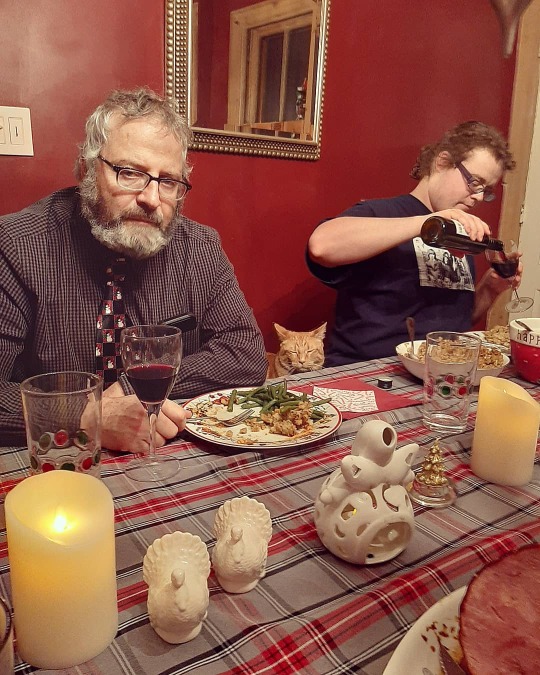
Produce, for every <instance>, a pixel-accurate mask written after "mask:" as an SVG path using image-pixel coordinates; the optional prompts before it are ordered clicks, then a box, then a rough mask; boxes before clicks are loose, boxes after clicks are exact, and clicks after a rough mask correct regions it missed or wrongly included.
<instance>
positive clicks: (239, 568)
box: [212, 496, 272, 593]
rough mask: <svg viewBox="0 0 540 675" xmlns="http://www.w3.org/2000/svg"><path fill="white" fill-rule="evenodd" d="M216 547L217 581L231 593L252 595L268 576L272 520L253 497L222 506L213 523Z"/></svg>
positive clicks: (266, 510) (214, 557)
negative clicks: (261, 581) (261, 580)
mask: <svg viewBox="0 0 540 675" xmlns="http://www.w3.org/2000/svg"><path fill="white" fill-rule="evenodd" d="M214 534H215V535H216V545H215V547H214V550H213V552H212V564H213V565H214V570H215V573H216V577H217V580H218V581H219V583H220V584H221V586H222V587H223V588H224V589H225V590H226V591H228V592H229V593H246V592H247V591H250V590H251V589H252V588H253V587H254V586H255V585H256V584H257V582H258V581H259V579H262V578H263V577H264V575H265V568H266V558H267V555H268V542H269V541H270V539H271V537H272V519H271V518H270V513H269V511H268V509H267V508H266V507H265V506H264V504H261V503H260V502H258V501H257V500H256V499H252V498H251V497H246V496H244V497H235V498H234V499H230V500H228V501H226V502H225V503H224V504H223V505H222V506H220V508H219V510H218V512H217V513H216V518H215V521H214Z"/></svg>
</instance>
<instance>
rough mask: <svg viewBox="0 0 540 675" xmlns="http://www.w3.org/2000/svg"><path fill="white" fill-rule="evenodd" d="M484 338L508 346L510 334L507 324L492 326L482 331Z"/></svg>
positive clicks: (495, 343)
mask: <svg viewBox="0 0 540 675" xmlns="http://www.w3.org/2000/svg"><path fill="white" fill-rule="evenodd" d="M484 340H485V341H486V342H491V343H493V344H494V345H501V347H506V348H507V349H508V348H509V347H510V335H509V328H508V326H494V327H493V328H490V329H489V330H486V331H484Z"/></svg>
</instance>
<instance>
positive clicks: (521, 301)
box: [486, 242, 534, 312]
mask: <svg viewBox="0 0 540 675" xmlns="http://www.w3.org/2000/svg"><path fill="white" fill-rule="evenodd" d="M511 247H512V251H514V250H515V244H514V242H511ZM486 258H487V259H488V260H489V263H490V265H491V267H492V268H493V269H494V270H495V272H497V274H498V275H499V276H500V277H502V278H503V279H510V277H513V276H515V274H516V272H517V268H518V265H519V258H517V257H516V258H513V257H512V258H510V257H508V256H507V255H506V253H505V252H504V251H492V250H490V249H487V250H486ZM512 292H513V294H514V296H515V297H513V298H511V299H510V300H509V301H508V302H507V303H506V305H505V306H504V307H505V309H506V311H507V312H524V311H525V310H527V309H529V308H530V307H532V306H533V303H534V300H533V299H532V298H527V297H525V296H521V297H520V296H519V295H518V292H517V290H516V289H515V288H513V289H512Z"/></svg>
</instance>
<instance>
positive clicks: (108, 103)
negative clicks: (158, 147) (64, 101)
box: [75, 87, 191, 180]
mask: <svg viewBox="0 0 540 675" xmlns="http://www.w3.org/2000/svg"><path fill="white" fill-rule="evenodd" d="M117 114H119V115H121V116H122V117H123V118H124V121H125V122H129V121H131V120H137V119H144V118H148V119H150V120H152V121H155V120H157V121H159V122H160V123H161V124H162V126H163V129H164V130H165V131H167V132H169V133H171V134H172V135H173V136H174V137H175V138H176V139H177V141H178V142H179V143H180V145H181V146H182V165H183V169H182V178H184V179H186V180H187V178H188V177H189V174H190V173H191V166H190V165H189V163H188V161H187V150H188V145H189V142H190V140H191V131H190V129H189V125H188V123H187V121H186V120H185V119H184V118H183V117H182V116H181V115H179V114H178V113H177V112H176V111H175V110H174V108H173V106H172V104H171V103H170V102H169V101H167V100H166V99H164V98H162V97H161V96H159V95H158V94H156V93H155V92H153V91H151V90H150V89H148V88H147V87H141V88H139V89H133V90H131V91H127V90H121V89H117V90H116V91H113V92H111V94H110V95H109V97H108V98H107V99H106V100H105V101H104V102H103V103H102V104H101V105H99V106H98V107H97V108H96V109H95V110H94V112H93V113H92V114H91V115H90V117H88V119H87V120H86V139H85V141H84V142H83V144H82V145H81V146H80V148H79V156H78V157H77V161H76V164H75V175H76V176H77V178H78V179H79V180H80V179H81V178H82V177H83V176H84V174H85V171H86V170H88V169H90V167H91V165H92V164H93V160H95V159H97V157H98V155H99V154H100V152H101V149H102V148H103V146H104V145H105V143H106V142H107V139H108V137H109V133H110V121H111V117H113V115H117Z"/></svg>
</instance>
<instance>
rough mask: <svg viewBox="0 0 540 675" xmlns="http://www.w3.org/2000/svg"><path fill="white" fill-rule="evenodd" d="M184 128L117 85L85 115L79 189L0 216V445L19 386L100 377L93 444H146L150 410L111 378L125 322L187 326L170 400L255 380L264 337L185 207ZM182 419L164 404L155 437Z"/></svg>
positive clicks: (20, 428) (13, 438) (10, 433)
mask: <svg viewBox="0 0 540 675" xmlns="http://www.w3.org/2000/svg"><path fill="white" fill-rule="evenodd" d="M189 136H190V132H189V129H188V126H187V123H186V121H185V120H184V119H183V118H182V117H181V116H180V115H178V114H177V113H176V112H175V111H174V109H173V107H172V106H171V105H170V104H169V102H168V101H166V100H164V99H163V98H162V97H160V96H158V95H157V94H155V93H154V92H151V91H150V90H148V89H144V88H143V89H136V90H134V91H116V92H113V93H112V94H111V95H110V96H109V98H108V99H107V100H106V101H105V102H104V103H103V104H101V105H100V106H98V108H97V109H96V110H95V111H94V112H93V113H92V114H91V115H90V117H89V118H88V120H87V123H86V139H85V141H84V143H83V144H82V147H81V149H80V153H79V157H78V160H77V177H78V179H79V185H78V187H71V188H67V189H65V190H60V191H59V192H56V193H54V194H52V195H50V196H49V197H46V198H45V199H43V200H41V201H40V202H37V203H36V204H33V205H32V206H30V207H28V208H26V209H24V210H23V211H21V212H19V213H15V214H11V215H8V216H4V217H2V218H0V257H1V258H2V265H1V266H0V436H1V437H2V440H3V441H4V443H7V442H22V441H23V439H24V421H23V415H22V410H21V395H20V391H19V384H20V382H21V381H22V380H24V379H25V378H27V377H29V376H31V375H35V374H39V373H43V372H51V371H58V370H79V371H86V372H95V371H97V372H99V373H100V374H102V375H103V378H104V382H105V386H106V390H105V393H104V396H103V432H102V445H103V446H104V447H107V448H109V449H111V450H130V451H134V452H147V451H148V438H149V435H148V420H147V415H146V412H145V410H144V408H143V406H142V405H141V403H140V402H139V400H138V399H137V397H136V396H135V394H134V393H133V389H132V388H131V386H130V384H129V382H128V380H127V379H126V376H125V374H120V373H121V367H122V364H121V358H120V350H119V344H120V333H121V330H122V328H124V327H125V326H130V325H134V324H160V323H164V322H167V320H169V319H171V318H174V317H179V316H181V315H185V316H184V318H186V317H187V318H188V319H189V318H190V319H193V321H192V325H191V327H193V325H194V322H195V320H196V322H197V326H196V328H194V329H193V330H190V331H189V332H186V333H184V335H183V357H182V362H181V365H180V371H179V375H178V377H177V378H176V382H175V384H174V386H173V389H172V392H171V396H172V397H173V398H188V397H191V396H195V395H198V394H201V393H204V392H206V391H212V390H214V389H218V388H220V387H224V386H236V385H253V384H257V383H262V382H263V381H264V378H265V374H266V368H267V361H266V354H265V349H264V344H263V340H262V336H261V334H260V331H259V329H258V327H257V324H256V322H255V319H254V317H253V313H252V311H251V309H250V308H249V306H248V305H247V303H246V300H245V298H244V295H243V293H242V292H241V290H240V288H239V286H238V282H237V279H236V277H235V274H234V270H233V268H232V265H231V263H230V262H229V260H228V258H227V256H226V255H225V253H224V251H223V249H222V247H221V242H220V238H219V235H218V233H217V232H216V231H215V230H213V229H212V228H210V227H206V226H203V225H199V224H198V223H195V222H193V221H192V220H189V219H187V218H186V217H185V216H183V215H182V213H181V210H182V205H183V201H184V199H185V196H186V194H187V192H188V191H189V190H190V189H191V185H190V183H189V181H188V177H189V174H190V166H189V163H188V161H187V148H188V142H189ZM191 315H193V316H191ZM184 323H185V322H184ZM183 325H184V324H182V325H181V326H180V328H182V327H183ZM118 376H119V379H117V377H118ZM107 385H110V386H107ZM185 418H186V413H185V411H184V409H183V408H182V407H181V406H179V405H177V404H176V403H174V402H173V401H172V400H167V401H165V403H164V405H163V407H162V409H161V414H160V415H159V418H158V421H157V429H156V432H157V433H156V438H157V444H158V445H163V444H164V443H165V442H166V441H167V440H168V439H170V438H173V437H174V436H175V435H176V434H177V433H178V431H179V430H181V429H183V427H184V423H185Z"/></svg>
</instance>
